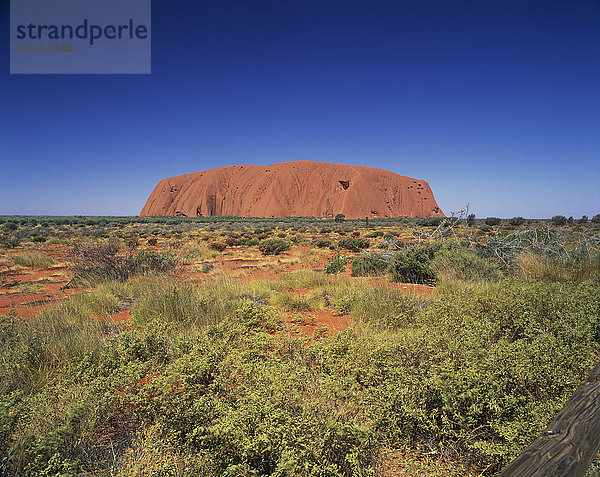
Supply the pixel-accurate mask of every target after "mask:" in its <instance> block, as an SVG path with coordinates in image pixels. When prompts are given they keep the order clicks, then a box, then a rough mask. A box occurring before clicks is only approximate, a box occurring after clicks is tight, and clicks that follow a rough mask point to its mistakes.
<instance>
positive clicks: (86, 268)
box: [71, 241, 179, 283]
mask: <svg viewBox="0 0 600 477" xmlns="http://www.w3.org/2000/svg"><path fill="white" fill-rule="evenodd" d="M71 254H72V256H73V266H72V269H73V271H74V272H75V274H76V277H77V278H78V279H80V280H87V281H90V282H92V283H94V282H101V281H106V280H121V281H123V280H127V279H128V278H131V277H134V276H136V275H154V274H168V273H174V272H175V271H176V270H177V269H178V267H179V259H178V258H177V257H176V256H175V255H173V254H172V253H170V252H148V251H139V252H136V253H135V254H134V253H132V252H131V251H129V252H128V253H125V254H122V253H120V247H119V244H118V243H117V242H115V241H109V242H108V243H100V244H88V243H80V244H76V245H75V246H74V247H73V249H72V251H71Z"/></svg>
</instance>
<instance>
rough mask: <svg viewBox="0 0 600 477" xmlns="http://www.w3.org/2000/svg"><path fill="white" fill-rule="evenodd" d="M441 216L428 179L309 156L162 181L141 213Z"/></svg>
mask: <svg viewBox="0 0 600 477" xmlns="http://www.w3.org/2000/svg"><path fill="white" fill-rule="evenodd" d="M336 214H344V215H345V216H346V217H347V218H354V219H359V218H360V219H362V218H365V217H369V218H376V217H403V216H404V217H428V216H443V215H444V214H443V212H442V211H441V210H440V208H439V207H438V205H437V203H436V202H435V199H434V197H433V193H432V192H431V188H430V187H429V184H428V183H427V182H425V181H423V180H418V179H412V178H410V177H406V176H401V175H398V174H396V173H394V172H390V171H385V170H382V169H376V168H373V167H362V166H348V165H343V164H330V163H323V162H312V161H294V162H279V163H277V164H272V165H270V166H252V165H241V166H227V167H219V168H217V169H209V170H207V171H202V172H194V173H192V174H184V175H181V176H177V177H169V178H166V179H163V180H161V181H160V182H159V183H158V185H157V186H156V187H155V188H154V191H153V192H152V194H150V197H149V198H148V200H147V201H146V205H145V206H144V208H143V209H142V212H141V213H140V215H141V216H153V215H175V216H187V217H200V216H204V217H208V216H213V215H236V216H240V217H287V216H292V217H306V216H312V217H333V216H335V215H336Z"/></svg>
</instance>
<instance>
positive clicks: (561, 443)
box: [500, 363, 600, 477]
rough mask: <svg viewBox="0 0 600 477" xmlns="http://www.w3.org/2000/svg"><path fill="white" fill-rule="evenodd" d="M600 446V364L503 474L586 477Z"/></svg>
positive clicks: (507, 475) (507, 476)
mask: <svg viewBox="0 0 600 477" xmlns="http://www.w3.org/2000/svg"><path fill="white" fill-rule="evenodd" d="M599 448H600V363H598V364H597V365H596V367H595V368H594V370H593V371H592V373H591V374H590V375H589V376H588V378H587V379H586V380H585V381H584V382H583V383H582V384H581V385H580V386H579V387H578V388H577V389H576V390H575V392H574V393H573V396H572V397H571V399H570V400H569V401H568V402H567V403H566V404H565V406H564V407H563V408H562V410H561V411H560V412H559V413H558V415H557V416H556V417H555V418H554V419H553V420H552V421H551V422H550V424H549V425H548V427H546V429H545V430H544V431H543V432H542V433H541V434H540V435H539V436H538V438H537V439H536V440H535V441H533V442H532V443H531V444H530V445H529V446H528V447H527V448H526V449H525V450H524V451H523V452H522V453H521V454H520V455H519V456H518V457H517V458H516V459H515V460H513V461H512V462H511V463H510V464H509V465H508V467H506V469H504V471H503V472H502V473H501V474H500V477H550V476H552V477H563V476H564V477H567V476H568V477H583V476H584V475H585V473H586V472H587V470H588V468H589V466H590V464H591V462H592V460H593V459H594V457H595V456H596V454H597V453H598V449H599Z"/></svg>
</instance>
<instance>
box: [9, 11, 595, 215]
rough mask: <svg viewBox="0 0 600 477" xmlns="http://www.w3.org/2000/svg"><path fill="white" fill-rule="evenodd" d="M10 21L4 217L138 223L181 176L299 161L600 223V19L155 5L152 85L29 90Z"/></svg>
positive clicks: (46, 82)
mask: <svg viewBox="0 0 600 477" xmlns="http://www.w3.org/2000/svg"><path fill="white" fill-rule="evenodd" d="M0 22H1V23H0V25H1V30H2V32H3V34H2V35H1V39H0V42H1V44H0V46H1V48H0V51H1V57H0V64H1V65H3V66H2V69H1V71H2V72H1V73H0V92H1V93H0V94H1V95H2V100H1V102H0V214H94V215H135V214H137V213H139V211H140V210H141V208H142V206H143V204H144V202H145V200H146V198H147V196H148V195H149V194H150V192H151V191H152V189H153V188H154V186H155V185H156V183H157V182H158V181H159V180H160V179H162V178H164V177H168V176H174V175H179V174H184V173H188V172H195V171H199V170H204V169H209V168H213V167H219V166H225V165H232V164H258V165H265V164H271V163H273V162H280V161H291V160H301V159H308V160H313V161H327V162H337V163H345V164H358V165H364V166H373V167H379V168H383V169H389V170H391V171H394V172H397V173H399V174H402V175H407V176H411V177H416V178H419V179H424V180H427V181H428V182H429V183H430V185H431V187H432V189H433V192H434V195H435V198H436V200H437V202H438V204H439V205H440V206H441V208H442V209H443V210H444V212H446V213H449V212H450V211H452V210H456V209H459V208H461V207H462V206H464V205H465V203H467V202H470V203H471V210H472V211H473V212H474V213H475V214H476V215H477V216H479V217H487V216H499V217H513V216H525V217H550V216H553V215H557V214H561V215H566V216H570V215H573V216H574V217H576V218H577V217H580V216H582V215H584V214H585V215H589V216H591V215H594V214H597V213H600V2H599V1H598V0H562V1H554V0H540V1H537V0H535V1H534V0H516V1H513V0H485V1H482V0H477V1H468V0H454V1H448V0H439V1H433V0H414V1H412V0H411V1H403V0H398V1H379V0H372V1H362V2H355V1H347V0H344V1H327V0H318V1H312V0H297V1H287V0H277V1H272V2H266V1H260V0H255V1H248V0H243V1H227V0H223V1H221V0H218V1H217V0H213V1H210V2H209V1H202V0H194V1H185V0H171V1H159V0H155V1H154V2H153V5H152V74H151V75H147V76H145V75H12V76H11V75H9V73H8V71H9V56H8V42H9V35H8V28H9V4H8V1H7V0H0Z"/></svg>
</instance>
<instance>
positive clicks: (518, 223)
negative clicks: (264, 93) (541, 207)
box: [508, 217, 526, 227]
mask: <svg viewBox="0 0 600 477" xmlns="http://www.w3.org/2000/svg"><path fill="white" fill-rule="evenodd" d="M525 222H526V220H525V219H524V218H523V217H513V218H512V219H509V221H508V223H509V225H512V226H513V227H520V226H521V225H525Z"/></svg>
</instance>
